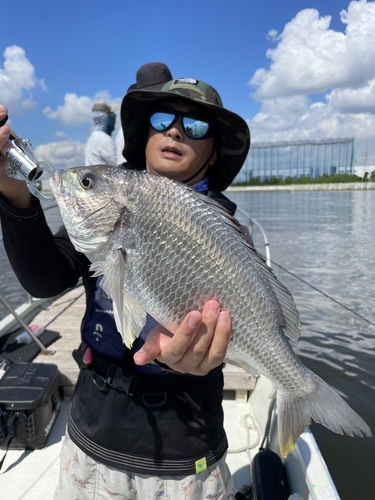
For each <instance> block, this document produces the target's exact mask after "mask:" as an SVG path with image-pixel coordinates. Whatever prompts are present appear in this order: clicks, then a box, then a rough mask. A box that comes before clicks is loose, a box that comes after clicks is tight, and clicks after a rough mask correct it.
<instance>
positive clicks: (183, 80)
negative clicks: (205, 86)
mask: <svg viewBox="0 0 375 500" xmlns="http://www.w3.org/2000/svg"><path fill="white" fill-rule="evenodd" d="M174 83H188V84H189V85H198V83H199V81H198V80H195V79H194V78H177V79H176V80H175V81H174Z"/></svg>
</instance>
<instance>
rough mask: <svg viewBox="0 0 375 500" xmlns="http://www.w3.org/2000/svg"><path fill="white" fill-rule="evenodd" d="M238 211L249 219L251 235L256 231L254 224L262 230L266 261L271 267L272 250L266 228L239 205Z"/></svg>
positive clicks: (248, 224)
mask: <svg viewBox="0 0 375 500" xmlns="http://www.w3.org/2000/svg"><path fill="white" fill-rule="evenodd" d="M236 212H239V213H240V214H242V215H243V216H244V217H245V219H246V221H247V226H248V228H249V232H250V235H251V236H253V233H254V226H255V227H256V228H257V229H258V230H259V231H260V233H261V235H262V238H263V242H264V251H265V257H266V262H267V265H268V266H269V267H271V251H270V245H269V243H268V238H267V234H266V232H265V230H264V229H263V227H262V225H261V224H260V223H259V222H258V221H257V220H256V219H254V217H251V216H250V215H249V214H248V213H247V212H245V210H243V209H242V208H239V207H237V210H236Z"/></svg>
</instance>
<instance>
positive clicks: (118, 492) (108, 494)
mask: <svg viewBox="0 0 375 500" xmlns="http://www.w3.org/2000/svg"><path fill="white" fill-rule="evenodd" d="M60 460H61V461H60V473H59V483H58V485H57V488H56V491H55V496H54V500H107V499H108V500H113V499H114V498H116V499H117V500H147V499H155V498H159V499H161V500H204V499H207V498H210V499H213V500H230V499H233V498H234V496H233V493H232V488H233V481H232V477H231V475H230V472H229V469H228V466H227V464H226V463H225V458H222V459H221V460H219V461H218V462H217V463H216V464H214V465H212V466H211V467H209V468H208V469H207V470H206V471H204V472H201V473H200V474H196V475H192V476H183V477H178V476H177V477H171V476H162V477H156V476H149V475H143V474H133V473H128V472H125V471H121V470H117V469H114V468H112V467H107V466H105V465H103V464H100V463H98V462H96V461H95V460H93V459H92V458H90V457H88V456H87V455H86V454H85V453H84V452H83V451H82V450H80V448H78V447H77V446H76V445H75V444H74V443H73V442H72V441H71V439H70V438H69V436H68V435H67V434H65V437H64V439H63V443H62V449H61V456H60Z"/></svg>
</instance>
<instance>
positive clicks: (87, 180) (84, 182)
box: [80, 174, 96, 189]
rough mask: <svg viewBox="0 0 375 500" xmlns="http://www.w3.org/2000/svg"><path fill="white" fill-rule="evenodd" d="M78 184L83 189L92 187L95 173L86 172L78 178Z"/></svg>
mask: <svg viewBox="0 0 375 500" xmlns="http://www.w3.org/2000/svg"><path fill="white" fill-rule="evenodd" d="M80 184H81V186H82V187H83V189H92V188H93V187H94V186H95V184H96V175H94V174H86V175H85V176H84V177H82V179H81V180H80Z"/></svg>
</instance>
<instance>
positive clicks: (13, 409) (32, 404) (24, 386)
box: [0, 363, 60, 449]
mask: <svg viewBox="0 0 375 500" xmlns="http://www.w3.org/2000/svg"><path fill="white" fill-rule="evenodd" d="M58 375H59V371H58V368H57V366H56V365H54V364H44V363H13V364H11V365H10V366H9V368H8V369H7V371H6V372H5V374H4V375H3V377H2V378H1V380H0V448H2V449H6V448H7V447H9V448H26V449H40V448H43V446H44V445H45V443H46V441H47V438H48V435H49V433H50V431H51V429H52V426H53V424H54V422H55V420H56V417H57V414H58V412H59V409H60V393H59V384H58Z"/></svg>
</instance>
